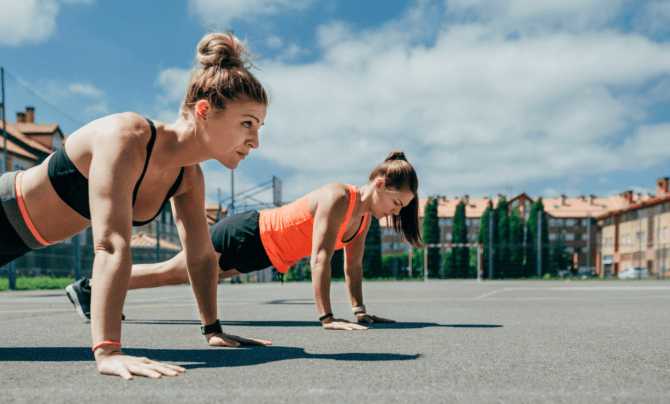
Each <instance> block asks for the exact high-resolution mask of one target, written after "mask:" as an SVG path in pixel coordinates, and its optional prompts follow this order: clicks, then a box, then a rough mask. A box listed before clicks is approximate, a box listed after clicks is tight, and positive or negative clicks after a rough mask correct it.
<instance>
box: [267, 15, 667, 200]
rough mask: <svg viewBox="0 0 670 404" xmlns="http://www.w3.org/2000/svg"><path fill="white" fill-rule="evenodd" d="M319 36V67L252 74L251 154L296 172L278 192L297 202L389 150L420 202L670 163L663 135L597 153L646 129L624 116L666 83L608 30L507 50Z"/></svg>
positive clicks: (441, 39)
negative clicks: (263, 109) (261, 132)
mask: <svg viewBox="0 0 670 404" xmlns="http://www.w3.org/2000/svg"><path fill="white" fill-rule="evenodd" d="M389 33H390V34H389ZM318 37H319V41H320V43H321V45H322V47H323V52H324V56H323V59H321V60H319V61H316V62H313V63H309V64H303V65H289V64H284V63H282V62H281V61H263V60H262V59H261V60H260V61H259V62H258V63H259V65H260V67H261V68H262V72H261V73H259V75H260V76H261V79H262V80H263V81H264V83H266V84H267V85H268V86H269V87H270V88H271V90H272V92H273V95H274V103H273V105H272V106H271V107H270V109H269V110H268V116H267V118H266V122H267V125H266V126H267V127H266V132H265V136H264V140H263V144H262V146H261V148H260V149H259V150H258V153H259V154H261V155H262V156H264V157H265V158H267V159H270V160H273V161H275V162H277V163H279V164H282V165H284V166H286V167H288V168H290V169H293V170H296V171H297V172H298V174H296V176H295V177H294V178H292V179H290V180H289V181H287V183H286V186H285V190H287V191H289V190H290V191H289V192H292V193H293V194H292V196H293V197H298V196H300V195H303V194H304V193H306V192H309V191H311V190H312V189H313V188H315V187H316V186H319V185H322V184H324V183H327V182H330V181H342V182H343V181H346V182H352V183H354V184H360V183H363V182H364V181H365V180H366V178H367V174H368V173H369V171H370V170H371V169H372V168H373V167H374V166H375V165H376V164H378V163H380V162H381V161H382V160H383V159H384V157H385V156H386V155H387V154H388V152H389V151H390V150H391V149H393V148H397V149H403V150H405V151H407V155H408V157H409V159H410V162H412V163H413V164H414V165H415V166H416V167H417V169H418V170H419V172H420V178H421V182H422V186H421V188H422V191H421V192H422V194H423V195H428V194H433V193H445V192H446V193H447V194H454V193H456V194H463V193H469V194H470V195H476V194H482V193H485V192H487V191H486V190H488V189H491V188H492V187H495V186H498V185H499V184H503V183H504V184H510V183H511V185H517V184H524V183H528V182H532V181H539V180H542V179H548V178H557V177H561V176H565V175H573V174H579V173H590V174H594V173H595V174H598V173H607V172H610V171H613V170H617V169H622V168H623V169H632V168H637V167H641V166H649V165H651V164H655V163H658V162H659V161H662V160H663V159H667V156H668V155H670V154H669V153H670V143H669V142H667V141H665V142H661V144H659V143H658V142H660V139H661V138H662V137H663V134H664V133H667V132H666V131H667V128H666V127H665V126H664V125H656V126H648V127H640V129H639V130H637V131H636V130H633V133H634V135H633V136H632V137H630V138H629V139H627V140H626V141H625V142H624V144H622V145H619V146H608V145H607V144H610V143H611V139H613V138H614V136H615V135H617V134H618V133H621V132H622V131H624V130H626V129H630V128H631V127H632V128H633V129H635V127H636V125H637V123H636V121H637V120H640V119H643V118H644V117H645V116H646V110H645V109H644V108H642V109H632V108H631V107H630V105H634V104H638V105H644V102H645V100H644V96H643V95H641V94H640V91H642V90H641V88H642V87H644V84H645V83H647V82H648V81H649V80H655V79H658V78H659V77H663V76H665V75H667V74H668V72H670V45H668V44H659V43H655V42H652V41H650V40H648V39H647V38H644V37H642V36H639V35H635V34H622V33H617V32H612V31H605V32H600V33H598V32H585V33H567V32H558V33H552V34H543V35H537V36H531V37H523V36H522V37H520V38H519V39H517V40H512V41H510V40H506V39H505V36H504V35H502V34H491V32H490V30H489V29H488V28H487V27H486V26H482V25H478V24H472V25H454V26H451V27H448V28H447V29H444V30H442V31H441V32H440V33H439V34H438V36H437V38H436V42H435V45H434V46H433V47H425V46H423V45H411V41H412V39H413V38H412V37H406V38H405V40H404V41H403V40H398V39H397V38H398V37H397V36H394V35H393V27H392V26H386V27H384V28H383V29H382V30H380V31H377V32H366V33H352V32H351V31H349V30H348V29H347V28H346V26H344V25H342V24H332V25H329V26H327V27H322V28H321V29H320V30H319V34H318ZM389 38H392V39H389ZM612 88H616V89H617V91H616V92H614V91H612ZM666 136H667V135H666Z"/></svg>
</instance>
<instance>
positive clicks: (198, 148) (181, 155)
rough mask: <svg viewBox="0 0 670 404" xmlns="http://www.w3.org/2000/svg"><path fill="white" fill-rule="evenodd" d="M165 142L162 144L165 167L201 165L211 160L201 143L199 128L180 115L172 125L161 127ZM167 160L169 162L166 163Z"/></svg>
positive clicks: (192, 121)
mask: <svg viewBox="0 0 670 404" xmlns="http://www.w3.org/2000/svg"><path fill="white" fill-rule="evenodd" d="M163 131H164V132H165V135H166V136H165V137H166V138H167V141H166V142H165V143H164V147H165V154H164V155H165V156H168V158H167V159H166V161H165V165H166V166H178V167H187V166H192V165H195V164H199V163H202V162H204V161H207V160H209V159H211V158H212V156H210V154H209V152H208V150H207V148H205V147H203V142H198V138H200V137H201V136H202V134H201V133H200V128H198V125H197V124H196V123H195V121H194V120H192V119H189V117H188V116H185V115H184V114H182V115H181V116H180V117H179V119H177V121H176V122H175V123H173V124H165V125H164V126H163ZM168 160H169V161H168Z"/></svg>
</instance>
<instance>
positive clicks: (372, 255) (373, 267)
mask: <svg viewBox="0 0 670 404" xmlns="http://www.w3.org/2000/svg"><path fill="white" fill-rule="evenodd" d="M380 276H382V238H381V229H380V227H379V220H377V219H376V218H375V217H374V216H372V215H370V229H369V230H368V235H367V236H366V237H365V252H364V253H363V277H365V278H377V277H380Z"/></svg>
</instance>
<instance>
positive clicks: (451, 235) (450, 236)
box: [445, 233, 454, 241]
mask: <svg viewBox="0 0 670 404" xmlns="http://www.w3.org/2000/svg"><path fill="white" fill-rule="evenodd" d="M445 238H446V239H447V241H451V240H453V239H454V235H453V234H451V233H447V234H446V237H445Z"/></svg>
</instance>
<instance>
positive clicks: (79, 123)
mask: <svg viewBox="0 0 670 404" xmlns="http://www.w3.org/2000/svg"><path fill="white" fill-rule="evenodd" d="M5 74H6V75H7V76H9V77H11V78H12V80H14V81H15V82H16V84H18V85H20V86H21V87H23V89H24V90H26V91H27V92H29V93H30V94H32V95H33V96H35V97H36V98H37V99H39V100H41V101H42V102H44V103H45V104H47V105H48V106H50V107H51V108H53V109H54V110H56V111H57V112H59V113H60V114H62V115H63V116H64V117H66V118H67V119H69V120H71V121H72V122H74V123H76V124H77V125H79V126H84V124H83V123H81V122H79V121H77V120H76V119H74V118H73V117H71V116H70V115H68V114H66V113H65V112H63V111H61V110H60V109H58V108H57V107H56V106H55V105H53V104H52V103H50V102H49V101H47V100H45V99H44V98H42V97H40V96H39V95H37V94H35V92H34V91H33V90H31V89H30V88H28V87H27V86H26V85H25V84H23V83H21V81H19V80H18V79H17V78H16V77H14V76H12V75H11V74H9V73H7V71H6V70H5Z"/></svg>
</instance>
